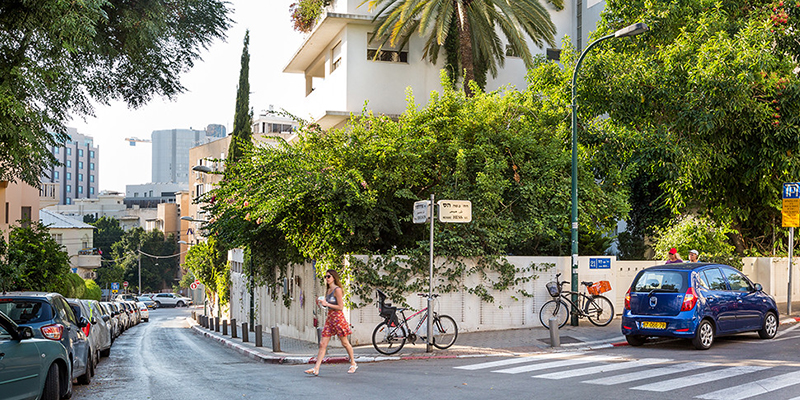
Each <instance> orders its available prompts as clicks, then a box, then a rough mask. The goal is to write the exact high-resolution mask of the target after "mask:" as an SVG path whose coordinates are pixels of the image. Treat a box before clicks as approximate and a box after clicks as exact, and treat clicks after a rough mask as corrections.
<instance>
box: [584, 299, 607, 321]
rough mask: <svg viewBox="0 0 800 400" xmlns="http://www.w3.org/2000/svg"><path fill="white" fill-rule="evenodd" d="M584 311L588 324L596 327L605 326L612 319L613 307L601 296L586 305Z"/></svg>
mask: <svg viewBox="0 0 800 400" xmlns="http://www.w3.org/2000/svg"><path fill="white" fill-rule="evenodd" d="M585 311H586V316H587V317H589V322H591V323H593V324H595V325H597V326H606V325H608V324H610V323H611V320H612V319H614V305H613V304H611V300H609V299H607V298H605V297H603V296H595V297H594V298H593V299H592V300H591V301H590V302H588V303H586V310H585Z"/></svg>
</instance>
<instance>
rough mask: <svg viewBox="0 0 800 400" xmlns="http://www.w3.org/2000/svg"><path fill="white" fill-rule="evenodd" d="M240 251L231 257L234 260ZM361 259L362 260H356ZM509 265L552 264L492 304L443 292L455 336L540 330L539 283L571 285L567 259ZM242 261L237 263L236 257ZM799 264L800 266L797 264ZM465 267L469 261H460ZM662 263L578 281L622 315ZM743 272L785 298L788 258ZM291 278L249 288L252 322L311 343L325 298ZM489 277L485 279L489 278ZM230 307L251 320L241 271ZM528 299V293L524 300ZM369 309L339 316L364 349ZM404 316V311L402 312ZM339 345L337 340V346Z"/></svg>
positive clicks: (295, 275) (599, 271)
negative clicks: (639, 282)
mask: <svg viewBox="0 0 800 400" xmlns="http://www.w3.org/2000/svg"><path fill="white" fill-rule="evenodd" d="M236 257H241V254H240V253H239V254H236V253H234V254H232V258H231V259H232V261H237V260H236ZM358 257H359V258H364V259H365V258H366V257H362V256H358ZM506 259H507V260H508V262H510V263H511V264H512V265H514V266H516V267H517V268H518V269H523V270H527V269H529V267H530V266H531V265H532V264H535V265H537V266H539V267H540V268H541V267H543V266H545V265H552V268H550V269H548V270H546V271H542V270H539V271H532V272H531V274H535V275H538V277H537V278H536V279H531V280H530V281H528V282H525V283H522V284H520V285H518V286H516V287H513V288H511V289H508V290H505V291H496V290H492V289H491V288H488V292H489V294H490V295H491V296H492V297H493V298H494V302H486V301H483V300H481V298H480V297H479V296H477V295H474V294H471V293H469V292H468V291H466V290H461V291H459V292H454V293H446V294H442V296H441V297H439V299H438V303H437V311H438V312H440V313H441V314H447V315H450V316H451V317H453V319H455V320H456V322H457V323H458V328H459V332H474V331H481V330H504V329H515V328H530V327H537V326H541V324H540V322H539V308H540V307H541V306H542V304H544V302H546V301H547V300H549V299H550V297H549V295H548V294H547V290H546V289H545V284H546V283H547V282H549V281H552V280H554V279H555V275H556V273H558V272H561V280H563V281H569V280H570V277H571V274H570V258H569V257H507V258H506ZM239 261H240V260H239ZM797 261H800V259H798V260H797ZM464 262H465V263H466V264H467V268H466V269H467V270H469V267H471V266H472V265H470V264H472V262H471V261H469V260H465V261H464ZM662 263H663V261H618V260H616V258H615V257H610V256H597V257H579V258H578V278H579V281H598V280H607V281H609V282H611V287H612V290H611V291H610V292H607V293H605V294H604V295H605V296H606V297H608V298H609V299H611V301H612V302H613V303H614V309H615V311H616V313H617V314H620V313H621V312H622V307H623V302H624V296H625V292H626V291H627V288H628V287H629V286H630V283H631V281H632V280H633V278H634V276H635V275H636V273H638V272H639V271H640V270H641V269H643V268H646V267H649V266H652V265H656V264H662ZM793 266H795V268H794V273H793V278H794V279H793V280H794V287H793V290H792V298H793V299H798V300H800V297H799V296H798V294H800V283H798V281H800V275H799V274H798V269H797V267H796V266H797V263H796V262H795V263H794V264H793ZM744 272H745V274H747V275H748V276H749V277H750V278H751V279H752V280H753V281H754V282H758V283H761V284H762V285H763V287H764V291H766V292H767V293H769V294H771V295H773V296H774V297H775V299H776V301H778V302H785V301H786V293H787V289H788V288H787V284H786V282H787V281H788V280H787V275H788V268H787V259H786V258H746V259H744ZM288 275H289V277H288V278H287V279H285V281H284V282H283V285H282V288H280V289H279V290H278V293H275V294H276V295H277V298H276V300H274V301H273V300H272V295H273V293H272V292H271V291H270V290H268V289H267V288H265V287H257V288H255V291H254V292H255V296H254V298H255V313H254V314H255V324H256V325H259V324H260V325H262V326H263V327H264V330H266V331H268V330H269V328H270V327H273V326H277V327H278V328H279V329H280V333H281V336H287V337H293V338H297V339H303V340H308V341H316V340H317V329H316V327H315V325H314V321H315V319H316V321H317V326H318V327H322V326H323V325H324V321H325V311H324V310H321V309H319V308H318V307H316V305H315V299H316V298H317V297H319V296H322V295H324V293H325V288H324V284H323V283H322V281H321V280H320V279H318V278H317V277H316V275H315V271H314V267H313V265H312V264H310V263H307V264H301V265H293V266H291V267H289V274H288ZM491 278H494V277H492V276H488V277H487V279H489V280H490V279H491ZM481 280H482V278H481V277H480V276H479V275H478V274H474V275H470V276H466V277H464V283H465V284H464V286H465V287H468V288H469V287H476V286H478V285H479V284H481V283H487V282H482V281H481ZM231 281H232V285H231V307H230V314H231V315H230V318H235V319H236V320H237V322H239V323H241V322H247V320H248V318H249V307H250V302H249V301H250V297H249V293H248V290H247V284H246V283H247V282H246V278H245V276H244V274H242V273H241V271H237V270H235V269H234V270H232V271H231ZM284 293H285V294H287V295H288V296H289V299H290V300H289V307H286V305H285V304H284V301H283V294H284ZM526 294H527V295H526ZM354 300H356V301H359V300H360V301H361V302H362V303H366V304H367V306H364V307H361V308H358V309H353V310H345V316H346V317H347V320H348V321H350V324H351V325H352V326H353V335H352V336H351V337H350V340H351V342H352V343H354V344H369V343H370V342H371V335H372V331H373V329H374V328H375V326H376V325H377V324H378V323H379V322H381V321H382V320H381V318H380V317H379V316H378V310H377V308H375V301H376V299H374V298H372V299H358V298H355V299H354ZM406 302H407V303H408V304H409V305H410V306H411V307H412V308H414V309H416V310H419V309H422V308H424V307H425V306H426V299H424V298H422V297H419V296H417V295H416V293H409V294H408V297H407V299H406ZM406 315H407V316H408V315H410V314H408V313H407V314H406ZM336 343H338V341H337V342H336Z"/></svg>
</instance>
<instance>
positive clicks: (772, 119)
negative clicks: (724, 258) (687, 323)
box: [579, 0, 800, 255]
mask: <svg viewBox="0 0 800 400" xmlns="http://www.w3.org/2000/svg"><path fill="white" fill-rule="evenodd" d="M787 4H788V3H787ZM794 5H795V4H794V3H792V4H791V6H784V4H783V2H782V1H748V2H716V1H710V0H690V1H680V2H651V1H644V0H636V1H624V2H623V1H613V2H608V3H607V5H606V9H605V13H604V14H603V17H602V21H601V23H600V25H599V26H598V31H597V32H596V34H597V35H598V36H599V35H605V34H608V33H610V32H613V31H614V30H615V29H618V28H620V27H622V26H624V25H626V24H628V23H631V22H637V21H642V22H646V23H647V24H649V25H650V27H651V31H650V32H649V33H647V34H645V35H642V37H641V39H637V40H615V41H608V42H607V43H606V44H604V45H603V46H602V47H600V48H598V49H597V50H596V51H594V52H593V54H592V55H591V57H588V58H587V60H586V64H585V69H584V70H583V74H582V76H581V79H580V80H579V82H580V85H579V93H580V96H581V98H582V103H581V104H582V108H581V119H582V120H585V121H592V118H598V119H603V121H604V122H603V123H602V124H603V128H604V129H603V130H602V134H603V137H602V138H603V140H607V141H609V142H612V143H616V145H615V146H614V149H613V151H612V150H611V149H609V153H608V154H616V156H615V157H614V159H616V160H620V161H621V162H623V163H627V164H635V165H638V166H639V170H640V171H641V173H643V174H648V173H652V174H655V175H656V177H657V178H656V179H654V180H652V181H650V183H655V184H658V185H659V188H658V190H659V191H660V192H661V193H653V195H654V196H652V197H650V198H651V199H653V198H655V199H660V201H663V204H665V205H666V206H668V207H669V209H670V211H671V212H672V213H673V215H682V214H692V213H696V214H699V215H700V216H703V217H708V218H710V219H711V220H712V221H715V222H716V223H718V224H720V225H723V226H730V227H731V228H732V229H733V231H731V232H729V236H730V237H731V239H732V240H733V244H734V245H735V246H736V250H737V253H738V254H740V255H741V254H744V253H746V252H751V253H758V254H768V253H771V252H772V251H774V249H775V248H776V247H777V244H776V242H775V239H777V242H778V243H781V242H785V231H784V230H782V229H779V228H778V229H777V230H776V226H780V221H781V216H780V205H781V201H780V199H781V195H780V194H781V186H782V183H784V182H793V181H796V177H797V176H798V175H799V174H800V162H798V158H797V157H798V154H800V102H798V101H797V98H798V95H800V80H799V79H798V77H797V75H796V73H795V68H796V67H797V62H796V60H797V59H798V56H799V55H800V51H799V49H800V48H799V47H798V45H797V40H798V38H800V36H799V35H800V29H798V28H800V25H799V24H800V22H798V20H800V18H798V17H800V9H798V7H795V6H794ZM595 121H598V120H595ZM596 123H598V124H599V122H596ZM598 137H599V136H598ZM585 138H586V136H583V137H582V139H584V140H585ZM650 183H648V185H649V184H650ZM643 200H644V201H642V202H639V203H638V204H635V205H634V208H637V209H638V208H644V207H647V206H648V205H650V200H649V199H643ZM653 222H654V221H650V223H653ZM773 238H774V239H773Z"/></svg>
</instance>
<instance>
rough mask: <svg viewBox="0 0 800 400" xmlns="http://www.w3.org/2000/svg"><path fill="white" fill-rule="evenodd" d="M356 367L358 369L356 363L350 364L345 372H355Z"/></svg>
mask: <svg viewBox="0 0 800 400" xmlns="http://www.w3.org/2000/svg"><path fill="white" fill-rule="evenodd" d="M357 369H358V365H351V366H350V369H348V370H347V373H348V374H355V373H356V370H357Z"/></svg>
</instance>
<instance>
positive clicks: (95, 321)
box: [91, 317, 97, 325]
mask: <svg viewBox="0 0 800 400" xmlns="http://www.w3.org/2000/svg"><path fill="white" fill-rule="evenodd" d="M91 322H92V325H96V324H97V318H95V317H92V320H91Z"/></svg>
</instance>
